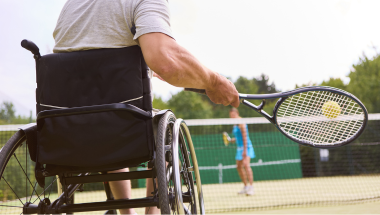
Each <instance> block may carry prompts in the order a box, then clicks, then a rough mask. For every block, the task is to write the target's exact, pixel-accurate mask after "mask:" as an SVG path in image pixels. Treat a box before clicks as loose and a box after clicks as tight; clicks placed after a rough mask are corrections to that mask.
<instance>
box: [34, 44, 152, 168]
mask: <svg viewBox="0 0 380 215" xmlns="http://www.w3.org/2000/svg"><path fill="white" fill-rule="evenodd" d="M34 54H35V53H34ZM35 59H36V70H37V89H36V101H37V113H38V115H37V135H36V136H37V137H36V145H35V146H31V145H30V144H29V148H30V147H35V148H34V150H30V152H31V158H32V160H34V161H36V162H38V163H41V164H48V165H47V169H49V168H50V167H54V168H50V169H51V172H52V171H53V170H54V169H57V166H58V167H59V169H61V170H62V169H67V171H74V172H75V171H82V170H83V169H89V168H90V169H97V168H96V167H100V169H103V170H104V169H115V168H121V167H125V166H131V165H137V164H139V163H141V162H145V161H148V160H150V159H151V158H152V157H153V148H154V137H153V130H152V114H151V110H152V97H151V89H150V78H149V76H148V67H147V65H146V63H145V61H144V58H143V55H142V52H141V49H140V47H139V46H132V47H126V48H118V49H97V50H87V51H76V52H68V53H56V54H48V55H44V56H42V57H41V56H39V55H37V54H35ZM32 151H34V152H35V154H32ZM65 167H68V168H65Z"/></svg>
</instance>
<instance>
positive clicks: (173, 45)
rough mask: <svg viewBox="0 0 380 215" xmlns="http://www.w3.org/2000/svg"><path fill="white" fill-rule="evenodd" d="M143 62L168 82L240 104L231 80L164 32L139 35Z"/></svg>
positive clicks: (212, 99)
mask: <svg viewBox="0 0 380 215" xmlns="http://www.w3.org/2000/svg"><path fill="white" fill-rule="evenodd" d="M138 41H139V43H140V47H141V49H142V52H143V55H144V58H145V62H146V63H147V64H148V66H149V68H151V69H152V70H153V71H155V72H156V73H157V74H158V75H159V76H161V77H162V78H163V79H164V80H165V81H167V82H168V83H169V84H172V85H174V86H176V87H186V88H197V89H205V90H206V92H207V95H208V97H209V98H210V100H211V101H212V102H214V103H216V104H223V105H225V106H227V105H232V106H234V107H238V106H239V95H238V92H237V90H236V88H235V86H234V85H233V83H232V82H231V81H229V80H228V79H227V78H225V77H223V76H221V75H219V74H218V73H216V72H214V71H212V70H210V69H208V68H207V67H205V66H204V65H202V64H201V63H200V62H199V61H198V60H197V59H196V58H195V57H194V56H193V55H192V54H191V53H190V52H189V51H187V50H186V49H185V48H183V47H181V46H180V45H179V44H178V43H177V42H176V41H175V40H174V39H172V38H171V37H169V36H167V35H165V34H163V33H148V34H144V35H142V36H140V37H139V38H138Z"/></svg>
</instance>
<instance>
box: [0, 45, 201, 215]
mask: <svg viewBox="0 0 380 215" xmlns="http://www.w3.org/2000/svg"><path fill="white" fill-rule="evenodd" d="M25 41H26V40H24V41H23V42H22V46H23V47H24V48H26V49H28V50H29V51H31V52H32V53H33V54H34V58H35V59H38V58H40V57H41V55H40V54H39V49H38V47H37V46H36V45H35V44H34V43H32V42H30V41H26V42H25ZM36 127H37V125H36V124H35V123H31V124H29V125H27V126H25V127H23V128H22V129H21V130H20V131H18V132H16V133H15V134H14V135H13V136H12V138H11V139H10V140H8V142H7V143H6V144H5V146H4V147H3V148H1V149H0V176H1V177H0V180H1V179H3V180H4V181H5V182H6V183H7V184H8V182H7V181H6V180H5V178H4V170H5V168H6V167H7V164H8V162H9V160H10V159H11V157H12V156H14V157H16V153H15V151H16V150H17V149H18V148H19V147H21V146H22V144H23V142H24V141H25V140H26V139H28V138H27V137H28V135H30V133H28V132H26V131H27V130H29V131H30V130H34V131H35V130H36ZM153 134H154V138H155V140H156V141H155V144H156V147H155V148H156V150H155V151H154V152H153V158H152V160H149V161H148V168H151V169H150V170H143V171H132V172H122V173H105V172H102V173H101V174H96V175H91V173H90V172H83V173H80V174H78V175H76V176H74V175H73V173H59V174H57V175H58V177H59V182H58V183H60V184H62V189H63V192H62V194H61V195H60V196H59V197H58V198H57V199H56V200H54V201H53V202H51V201H50V199H49V197H50V194H49V197H48V198H43V199H41V198H40V196H42V194H44V196H45V193H46V190H47V189H48V188H49V187H48V188H46V189H45V185H44V186H43V189H44V190H43V192H42V193H41V194H38V193H37V190H36V185H37V182H36V183H35V185H34V187H33V185H32V183H31V181H30V179H29V178H28V174H27V171H26V173H25V170H24V169H23V167H22V165H21V164H20V162H19V160H18V159H17V157H16V159H17V162H19V164H20V167H21V169H22V170H23V171H24V173H25V176H26V178H27V179H28V180H29V183H30V185H31V186H32V188H33V192H32V194H31V196H30V200H29V201H28V202H27V201H26V200H27V198H29V196H28V195H27V194H26V197H25V201H26V202H25V203H23V202H22V201H21V199H20V198H19V200H20V202H21V203H22V204H23V206H22V207H19V208H22V213H24V214H61V213H69V214H72V213H75V212H88V211H101V210H106V211H107V212H106V214H117V213H116V209H126V208H139V207H152V206H157V207H159V208H160V209H161V213H164V214H171V213H178V214H192V213H200V214H205V208H204V201H203V194H202V183H201V178H200V175H199V169H198V163H197V159H196V155H195V149H194V146H193V142H192V140H191V136H190V132H189V129H188V127H187V125H186V123H185V121H184V120H182V119H176V118H175V116H174V114H173V113H172V112H171V111H170V110H163V111H160V112H158V113H157V114H156V115H155V116H154V117H153ZM26 144H28V142H26ZM25 156H26V157H28V156H29V155H28V151H27V149H26V154H25ZM27 160H28V159H26V162H27ZM181 162H182V163H181ZM181 164H182V165H181ZM36 165H37V163H36ZM26 166H27V163H26ZM42 169H43V168H42ZM53 175H55V174H53ZM48 176H52V174H49V173H47V172H44V171H39V169H38V168H36V171H35V175H34V177H36V181H38V177H42V178H44V177H48ZM194 177H195V181H194ZM144 178H153V179H155V178H157V181H156V180H152V181H153V187H154V192H153V193H152V194H153V196H150V197H145V198H139V199H119V200H114V198H113V195H112V192H111V189H110V186H109V184H108V182H109V181H120V180H131V179H144ZM171 181H172V182H171ZM38 182H39V181H38ZM95 182H103V183H104V187H105V192H106V196H107V200H106V201H103V202H91V203H80V204H75V203H74V194H75V192H77V191H81V190H83V189H82V186H83V184H85V183H95ZM53 183H54V181H53V182H52V184H53ZM26 184H27V182H26ZM39 184H41V183H40V182H39ZM43 184H44V183H43ZM52 184H50V185H49V186H51V185H52ZM183 184H184V185H186V188H187V190H186V191H185V192H184V191H183V190H182V187H183V186H182V185H183ZM194 184H196V188H197V190H196V191H195V188H194ZM168 185H169V187H168ZM8 186H9V187H10V188H11V189H12V187H11V186H10V185H9V184H8ZM171 186H172V187H171ZM27 187H28V184H27V186H26V191H27V189H28V188H27ZM50 189H51V188H50ZM12 191H13V192H14V193H15V195H16V196H17V197H18V195H17V193H16V192H15V191H14V190H13V189H12ZM34 192H35V193H36V194H37V196H38V199H40V201H39V202H38V204H34V202H33V203H32V202H31V199H32V196H33V194H34ZM195 192H197V193H196V194H195ZM38 199H36V200H35V201H37V200H38ZM184 203H190V209H189V208H188V207H186V206H185V205H184ZM1 206H4V205H0V209H1ZM9 207H14V206H9ZM197 208H198V209H199V211H197ZM0 212H1V210H0Z"/></svg>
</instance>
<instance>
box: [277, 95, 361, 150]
mask: <svg viewBox="0 0 380 215" xmlns="http://www.w3.org/2000/svg"><path fill="white" fill-rule="evenodd" d="M331 101H332V102H333V104H334V105H336V104H337V105H339V108H340V110H338V109H339V108H338V109H336V108H332V107H330V108H326V107H325V108H324V109H323V108H322V107H323V105H324V104H326V102H331ZM364 117H365V116H364V112H363V109H362V108H361V107H360V105H359V104H357V103H356V102H355V101H354V100H352V99H351V98H349V97H347V96H344V95H341V94H336V93H332V92H329V91H309V92H304V93H300V94H296V95H294V96H291V97H289V98H288V99H286V100H285V101H284V102H283V103H282V104H281V106H280V107H279V110H278V112H277V122H278V125H279V127H280V128H281V129H282V130H283V131H284V132H285V133H287V134H288V135H290V136H292V137H294V138H295V139H297V140H300V141H309V142H312V143H313V144H315V145H331V144H335V143H339V142H343V141H345V140H347V139H349V138H350V137H352V136H354V135H355V134H356V133H357V132H358V131H359V130H360V128H361V127H362V126H363V123H364Z"/></svg>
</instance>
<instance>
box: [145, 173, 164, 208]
mask: <svg viewBox="0 0 380 215" xmlns="http://www.w3.org/2000/svg"><path fill="white" fill-rule="evenodd" d="M156 182H157V181H156ZM153 192H154V187H153V179H152V178H147V179H146V196H147V197H148V196H153V194H152V193H153ZM160 213H161V212H160V209H158V208H157V207H146V208H145V214H160Z"/></svg>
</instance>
